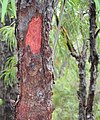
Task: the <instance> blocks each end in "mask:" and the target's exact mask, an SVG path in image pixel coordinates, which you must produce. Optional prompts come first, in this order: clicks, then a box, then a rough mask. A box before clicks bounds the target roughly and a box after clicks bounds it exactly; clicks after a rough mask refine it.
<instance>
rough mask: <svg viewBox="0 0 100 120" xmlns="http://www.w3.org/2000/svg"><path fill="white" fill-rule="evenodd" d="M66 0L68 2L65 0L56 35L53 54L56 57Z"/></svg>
mask: <svg viewBox="0 0 100 120" xmlns="http://www.w3.org/2000/svg"><path fill="white" fill-rule="evenodd" d="M65 2H66V0H64V2H63V5H62V9H61V13H60V20H59V24H58V29H57V31H56V35H55V40H54V47H53V54H52V56H53V57H54V52H55V48H56V45H57V41H58V37H59V31H60V27H61V22H62V18H63V12H64V8H65Z"/></svg>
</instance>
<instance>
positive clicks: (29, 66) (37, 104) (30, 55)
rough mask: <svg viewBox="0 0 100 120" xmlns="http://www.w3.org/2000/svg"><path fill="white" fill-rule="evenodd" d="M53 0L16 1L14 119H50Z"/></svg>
mask: <svg viewBox="0 0 100 120" xmlns="http://www.w3.org/2000/svg"><path fill="white" fill-rule="evenodd" d="M53 3H54V1H53V0H46V1H45V2H43V1H42V2H39V1H36V0H18V2H17V17H18V23H17V26H16V36H17V40H18V80H19V90H20V97H19V102H18V104H17V106H16V120H51V119H52V111H53V109H52V101H51V97H52V87H53V73H52V61H51V59H52V56H51V55H52V51H51V48H50V46H49V31H50V29H51V20H52V15H53Z"/></svg>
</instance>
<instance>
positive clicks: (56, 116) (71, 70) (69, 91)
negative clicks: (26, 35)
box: [50, 0, 100, 120]
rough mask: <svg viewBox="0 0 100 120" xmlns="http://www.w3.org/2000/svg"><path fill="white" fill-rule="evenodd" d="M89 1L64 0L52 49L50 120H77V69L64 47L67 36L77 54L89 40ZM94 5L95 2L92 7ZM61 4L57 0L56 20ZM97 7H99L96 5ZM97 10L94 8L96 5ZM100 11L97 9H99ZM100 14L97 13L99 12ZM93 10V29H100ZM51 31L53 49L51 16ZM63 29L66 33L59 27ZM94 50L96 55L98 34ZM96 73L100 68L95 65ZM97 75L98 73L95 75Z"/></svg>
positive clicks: (99, 101) (99, 115)
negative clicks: (52, 105)
mask: <svg viewBox="0 0 100 120" xmlns="http://www.w3.org/2000/svg"><path fill="white" fill-rule="evenodd" d="M88 2H89V1H84V0H67V2H66V6H65V10H64V15H63V21H62V25H61V29H60V34H59V39H58V42H57V46H56V49H55V54H54V59H53V64H54V73H55V85H54V91H53V92H54V95H53V103H54V108H55V110H54V112H53V120H77V119H78V102H79V101H78V96H77V90H78V84H79V83H78V82H79V76H78V68H77V63H76V62H75V60H74V59H73V58H72V57H71V56H70V52H69V50H68V48H67V45H66V43H67V39H66V33H67V37H68V38H69V40H70V42H71V43H73V45H74V48H75V49H76V50H77V52H78V54H80V52H81V50H82V47H83V44H84V42H86V41H88V40H89V14H88V9H89V3H88ZM97 4H98V2H97V3H96V5H97ZM61 6H62V2H61V1H59V3H58V6H57V8H56V9H55V12H56V14H57V16H58V18H59V16H60V11H61ZM99 6H100V5H99ZM97 8H98V5H97ZM99 9H100V7H99ZM99 12H100V11H99ZM99 12H98V9H97V26H98V29H99V28H100V14H99ZM52 26H53V28H52V31H51V32H50V44H51V47H52V48H53V46H54V45H53V41H54V40H55V34H56V30H57V26H56V17H55V16H54V17H53V22H52ZM63 27H64V29H65V30H66V33H64V31H63V30H62V28H63ZM97 48H98V53H99V54H100V35H98V37H97ZM88 57H89V51H88V55H87V61H86V75H87V86H89V79H90V74H89V72H90V64H89V62H88ZM99 71H100V66H99ZM99 76H100V74H99ZM99 80H100V77H98V80H97V91H96V96H95V105H94V106H95V108H94V115H96V120H99V119H100V110H99V106H100V91H99V88H100V81H99Z"/></svg>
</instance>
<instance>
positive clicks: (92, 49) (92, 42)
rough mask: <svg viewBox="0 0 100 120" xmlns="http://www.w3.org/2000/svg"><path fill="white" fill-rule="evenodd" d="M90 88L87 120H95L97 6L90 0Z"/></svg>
mask: <svg viewBox="0 0 100 120" xmlns="http://www.w3.org/2000/svg"><path fill="white" fill-rule="evenodd" d="M89 15H90V20H89V22H90V63H91V68H90V86H89V94H88V100H87V109H86V112H87V120H94V119H95V117H94V115H93V104H94V97H95V91H96V79H97V73H98V54H97V50H96V37H95V34H96V28H97V25H96V5H95V2H94V0H90V9H89Z"/></svg>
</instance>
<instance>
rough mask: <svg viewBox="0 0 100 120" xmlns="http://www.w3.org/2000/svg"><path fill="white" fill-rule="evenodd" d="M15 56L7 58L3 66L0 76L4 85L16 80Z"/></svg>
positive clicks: (12, 83) (11, 84)
mask: <svg viewBox="0 0 100 120" xmlns="http://www.w3.org/2000/svg"><path fill="white" fill-rule="evenodd" d="M16 65H17V56H16V55H15V56H12V57H9V58H8V59H7V62H6V64H5V68H4V70H3V71H2V75H1V76H0V78H4V83H5V85H6V86H13V85H14V84H15V83H16V82H17V74H16V73H17V67H16Z"/></svg>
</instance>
